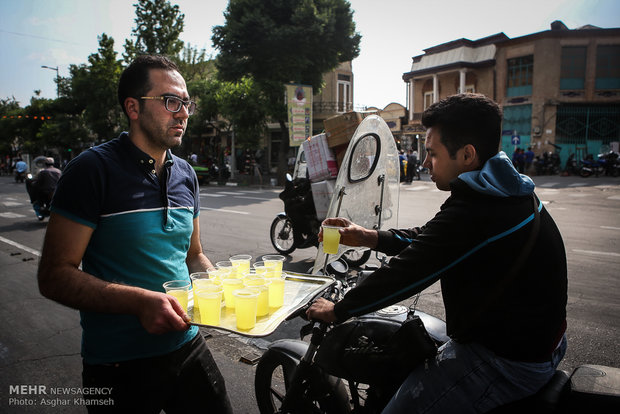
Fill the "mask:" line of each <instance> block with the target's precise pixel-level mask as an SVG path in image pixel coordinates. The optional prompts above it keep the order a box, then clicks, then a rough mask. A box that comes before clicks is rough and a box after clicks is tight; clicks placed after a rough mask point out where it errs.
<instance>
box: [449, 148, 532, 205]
mask: <svg viewBox="0 0 620 414" xmlns="http://www.w3.org/2000/svg"><path fill="white" fill-rule="evenodd" d="M459 179H460V180H461V181H463V182H465V184H467V185H468V186H469V187H470V188H471V189H473V190H475V191H477V192H479V193H482V194H487V195H491V196H495V197H511V196H527V195H530V194H532V192H534V187H535V185H534V182H533V181H532V179H531V178H530V177H528V176H527V175H523V174H519V172H518V171H517V170H516V169H515V167H514V166H513V165H512V161H510V158H508V156H507V155H506V154H505V153H504V152H503V151H500V152H499V153H498V154H497V155H495V156H494V157H492V158H490V159H489V160H488V161H487V162H486V163H485V164H484V165H483V166H482V169H480V170H476V171H468V172H466V173H463V174H461V175H459Z"/></svg>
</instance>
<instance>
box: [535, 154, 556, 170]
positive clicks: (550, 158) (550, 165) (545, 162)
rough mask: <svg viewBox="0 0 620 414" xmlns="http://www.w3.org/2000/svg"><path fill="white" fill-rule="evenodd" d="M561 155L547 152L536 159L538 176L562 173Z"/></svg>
mask: <svg viewBox="0 0 620 414" xmlns="http://www.w3.org/2000/svg"><path fill="white" fill-rule="evenodd" d="M560 166H561V161H560V155H559V154H558V153H557V152H551V151H547V152H544V153H543V154H542V156H537V157H536V158H535V159H534V167H535V168H536V175H557V174H559V173H560Z"/></svg>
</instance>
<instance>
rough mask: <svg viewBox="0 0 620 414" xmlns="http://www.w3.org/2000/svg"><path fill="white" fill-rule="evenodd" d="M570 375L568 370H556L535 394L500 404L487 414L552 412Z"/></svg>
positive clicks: (557, 404) (564, 389)
mask: <svg viewBox="0 0 620 414" xmlns="http://www.w3.org/2000/svg"><path fill="white" fill-rule="evenodd" d="M569 380H570V376H569V374H568V372H566V371H562V370H557V371H556V372H555V374H553V377H551V379H550V380H549V382H547V383H546V384H545V385H544V386H543V387H542V388H541V389H540V390H539V391H538V392H537V393H536V394H534V395H532V396H530V397H527V398H524V399H522V400H518V401H515V402H512V403H510V404H506V405H502V406H501V407H497V408H495V409H493V410H491V411H489V414H521V413H527V412H529V413H552V412H555V411H556V409H557V407H558V406H559V404H560V399H561V397H562V395H563V394H564V393H565V392H567V389H568V383H569Z"/></svg>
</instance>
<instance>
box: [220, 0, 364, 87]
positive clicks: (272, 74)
mask: <svg viewBox="0 0 620 414" xmlns="http://www.w3.org/2000/svg"><path fill="white" fill-rule="evenodd" d="M224 16H225V17H226V24H225V25H224V26H216V27H214V29H213V37H212V40H213V44H214V46H215V47H216V48H217V49H219V50H220V54H219V56H218V58H217V67H218V70H219V73H220V75H221V76H222V78H223V79H224V80H229V81H234V80H238V79H241V78H242V77H243V76H248V75H249V76H252V77H253V78H254V79H255V81H256V82H258V83H259V84H263V83H273V82H277V83H280V84H281V85H283V84H285V83H289V82H297V83H303V84H308V85H312V86H313V89H314V91H315V92H318V91H320V89H321V86H322V79H323V74H324V73H326V72H329V71H330V70H332V69H334V68H336V67H337V66H338V64H339V63H340V62H345V61H349V60H353V59H354V58H355V57H357V56H358V55H359V43H360V39H361V36H360V35H359V34H357V33H355V23H354V22H353V12H352V11H351V9H350V5H349V3H348V2H347V1H345V0H231V1H230V3H229V4H228V8H227V9H226V12H225V13H224ZM282 95H283V91H282V93H281V94H280V95H279V96H280V97H281V96H282Z"/></svg>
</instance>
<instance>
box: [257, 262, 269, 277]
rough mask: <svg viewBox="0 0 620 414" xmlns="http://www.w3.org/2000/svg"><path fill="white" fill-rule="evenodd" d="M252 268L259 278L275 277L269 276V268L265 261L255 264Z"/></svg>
mask: <svg viewBox="0 0 620 414" xmlns="http://www.w3.org/2000/svg"><path fill="white" fill-rule="evenodd" d="M252 267H253V268H254V272H256V274H257V275H259V276H263V277H273V276H272V275H268V276H267V272H268V270H269V269H268V268H267V266H265V262H263V261H260V262H256V263H254V264H253V265H252Z"/></svg>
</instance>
